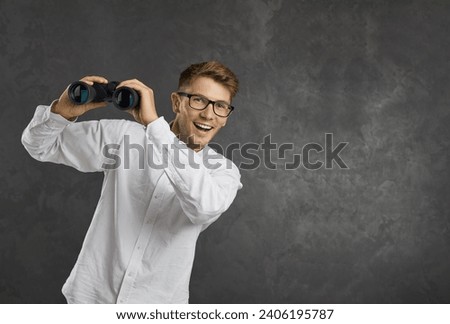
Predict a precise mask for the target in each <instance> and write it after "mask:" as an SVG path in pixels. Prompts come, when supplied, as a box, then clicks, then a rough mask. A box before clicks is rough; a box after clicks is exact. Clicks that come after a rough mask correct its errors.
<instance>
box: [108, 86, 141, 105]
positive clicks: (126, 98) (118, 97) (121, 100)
mask: <svg viewBox="0 0 450 324" xmlns="http://www.w3.org/2000/svg"><path fill="white" fill-rule="evenodd" d="M113 102H114V104H115V105H116V107H117V108H119V109H123V110H125V109H130V108H134V107H136V106H137V105H138V104H139V95H138V93H137V92H136V91H135V90H134V89H131V88H128V87H121V88H119V89H116V91H115V92H114V98H113Z"/></svg>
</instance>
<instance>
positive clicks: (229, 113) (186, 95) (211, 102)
mask: <svg viewBox="0 0 450 324" xmlns="http://www.w3.org/2000/svg"><path fill="white" fill-rule="evenodd" d="M177 94H178V95H180V96H184V97H187V98H188V99H189V107H191V108H192V109H195V110H205V109H206V107H208V106H209V104H212V106H213V111H214V113H215V114H216V115H217V116H219V117H228V116H230V115H231V113H232V112H233V110H234V107H233V106H232V105H229V104H227V103H226V102H225V101H221V100H219V101H213V100H209V99H208V98H206V97H205V96H202V95H199V94H195V93H186V92H182V91H178V92H177ZM192 96H197V97H202V98H205V100H207V101H208V103H207V104H206V106H205V108H202V109H199V108H194V107H192V106H191V97H192ZM216 102H223V103H225V104H226V105H227V106H228V107H229V112H228V115H226V116H221V115H219V114H218V113H216V108H215V104H216Z"/></svg>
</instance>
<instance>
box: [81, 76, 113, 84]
mask: <svg viewBox="0 0 450 324" xmlns="http://www.w3.org/2000/svg"><path fill="white" fill-rule="evenodd" d="M80 81H83V82H86V83H87V84H89V85H92V84H93V82H96V83H108V80H107V79H106V78H104V77H101V76H97V75H89V76H85V77H84V78H82V79H81V80H80Z"/></svg>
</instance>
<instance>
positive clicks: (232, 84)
mask: <svg viewBox="0 0 450 324" xmlns="http://www.w3.org/2000/svg"><path fill="white" fill-rule="evenodd" d="M202 76H203V77H208V78H211V79H213V80H214V81H216V82H218V83H220V84H222V85H223V86H224V87H225V88H227V89H228V90H229V91H230V93H231V97H234V96H235V95H236V93H237V92H238V87H239V81H238V79H237V77H236V75H235V74H234V73H233V72H232V71H231V70H230V69H229V68H227V67H226V66H225V65H223V64H222V63H220V62H217V61H208V62H202V63H197V64H192V65H190V66H189V67H188V68H187V69H186V70H184V71H183V72H181V74H180V80H179V82H178V88H182V87H183V86H188V85H190V84H191V82H192V81H194V80H195V79H196V78H198V77H202Z"/></svg>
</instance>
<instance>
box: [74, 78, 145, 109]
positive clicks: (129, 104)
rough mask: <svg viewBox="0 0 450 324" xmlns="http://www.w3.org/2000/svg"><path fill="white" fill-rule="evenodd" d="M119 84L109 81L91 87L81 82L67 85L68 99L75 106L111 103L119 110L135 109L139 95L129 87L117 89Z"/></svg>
mask: <svg viewBox="0 0 450 324" xmlns="http://www.w3.org/2000/svg"><path fill="white" fill-rule="evenodd" d="M119 83H120V82H117V81H111V82H108V83H107V84H104V83H96V82H94V84H93V85H92V86H91V85H89V84H87V83H86V82H83V81H76V82H73V83H71V84H70V85H69V88H68V92H69V98H70V100H71V101H72V102H73V103H74V104H75V105H84V104H87V103H89V102H102V101H107V102H112V103H113V104H114V106H115V107H116V108H118V109H120V110H127V109H131V108H135V107H137V106H138V105H139V94H138V93H137V91H136V90H134V89H132V88H129V87H120V88H117V86H118V85H119Z"/></svg>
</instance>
